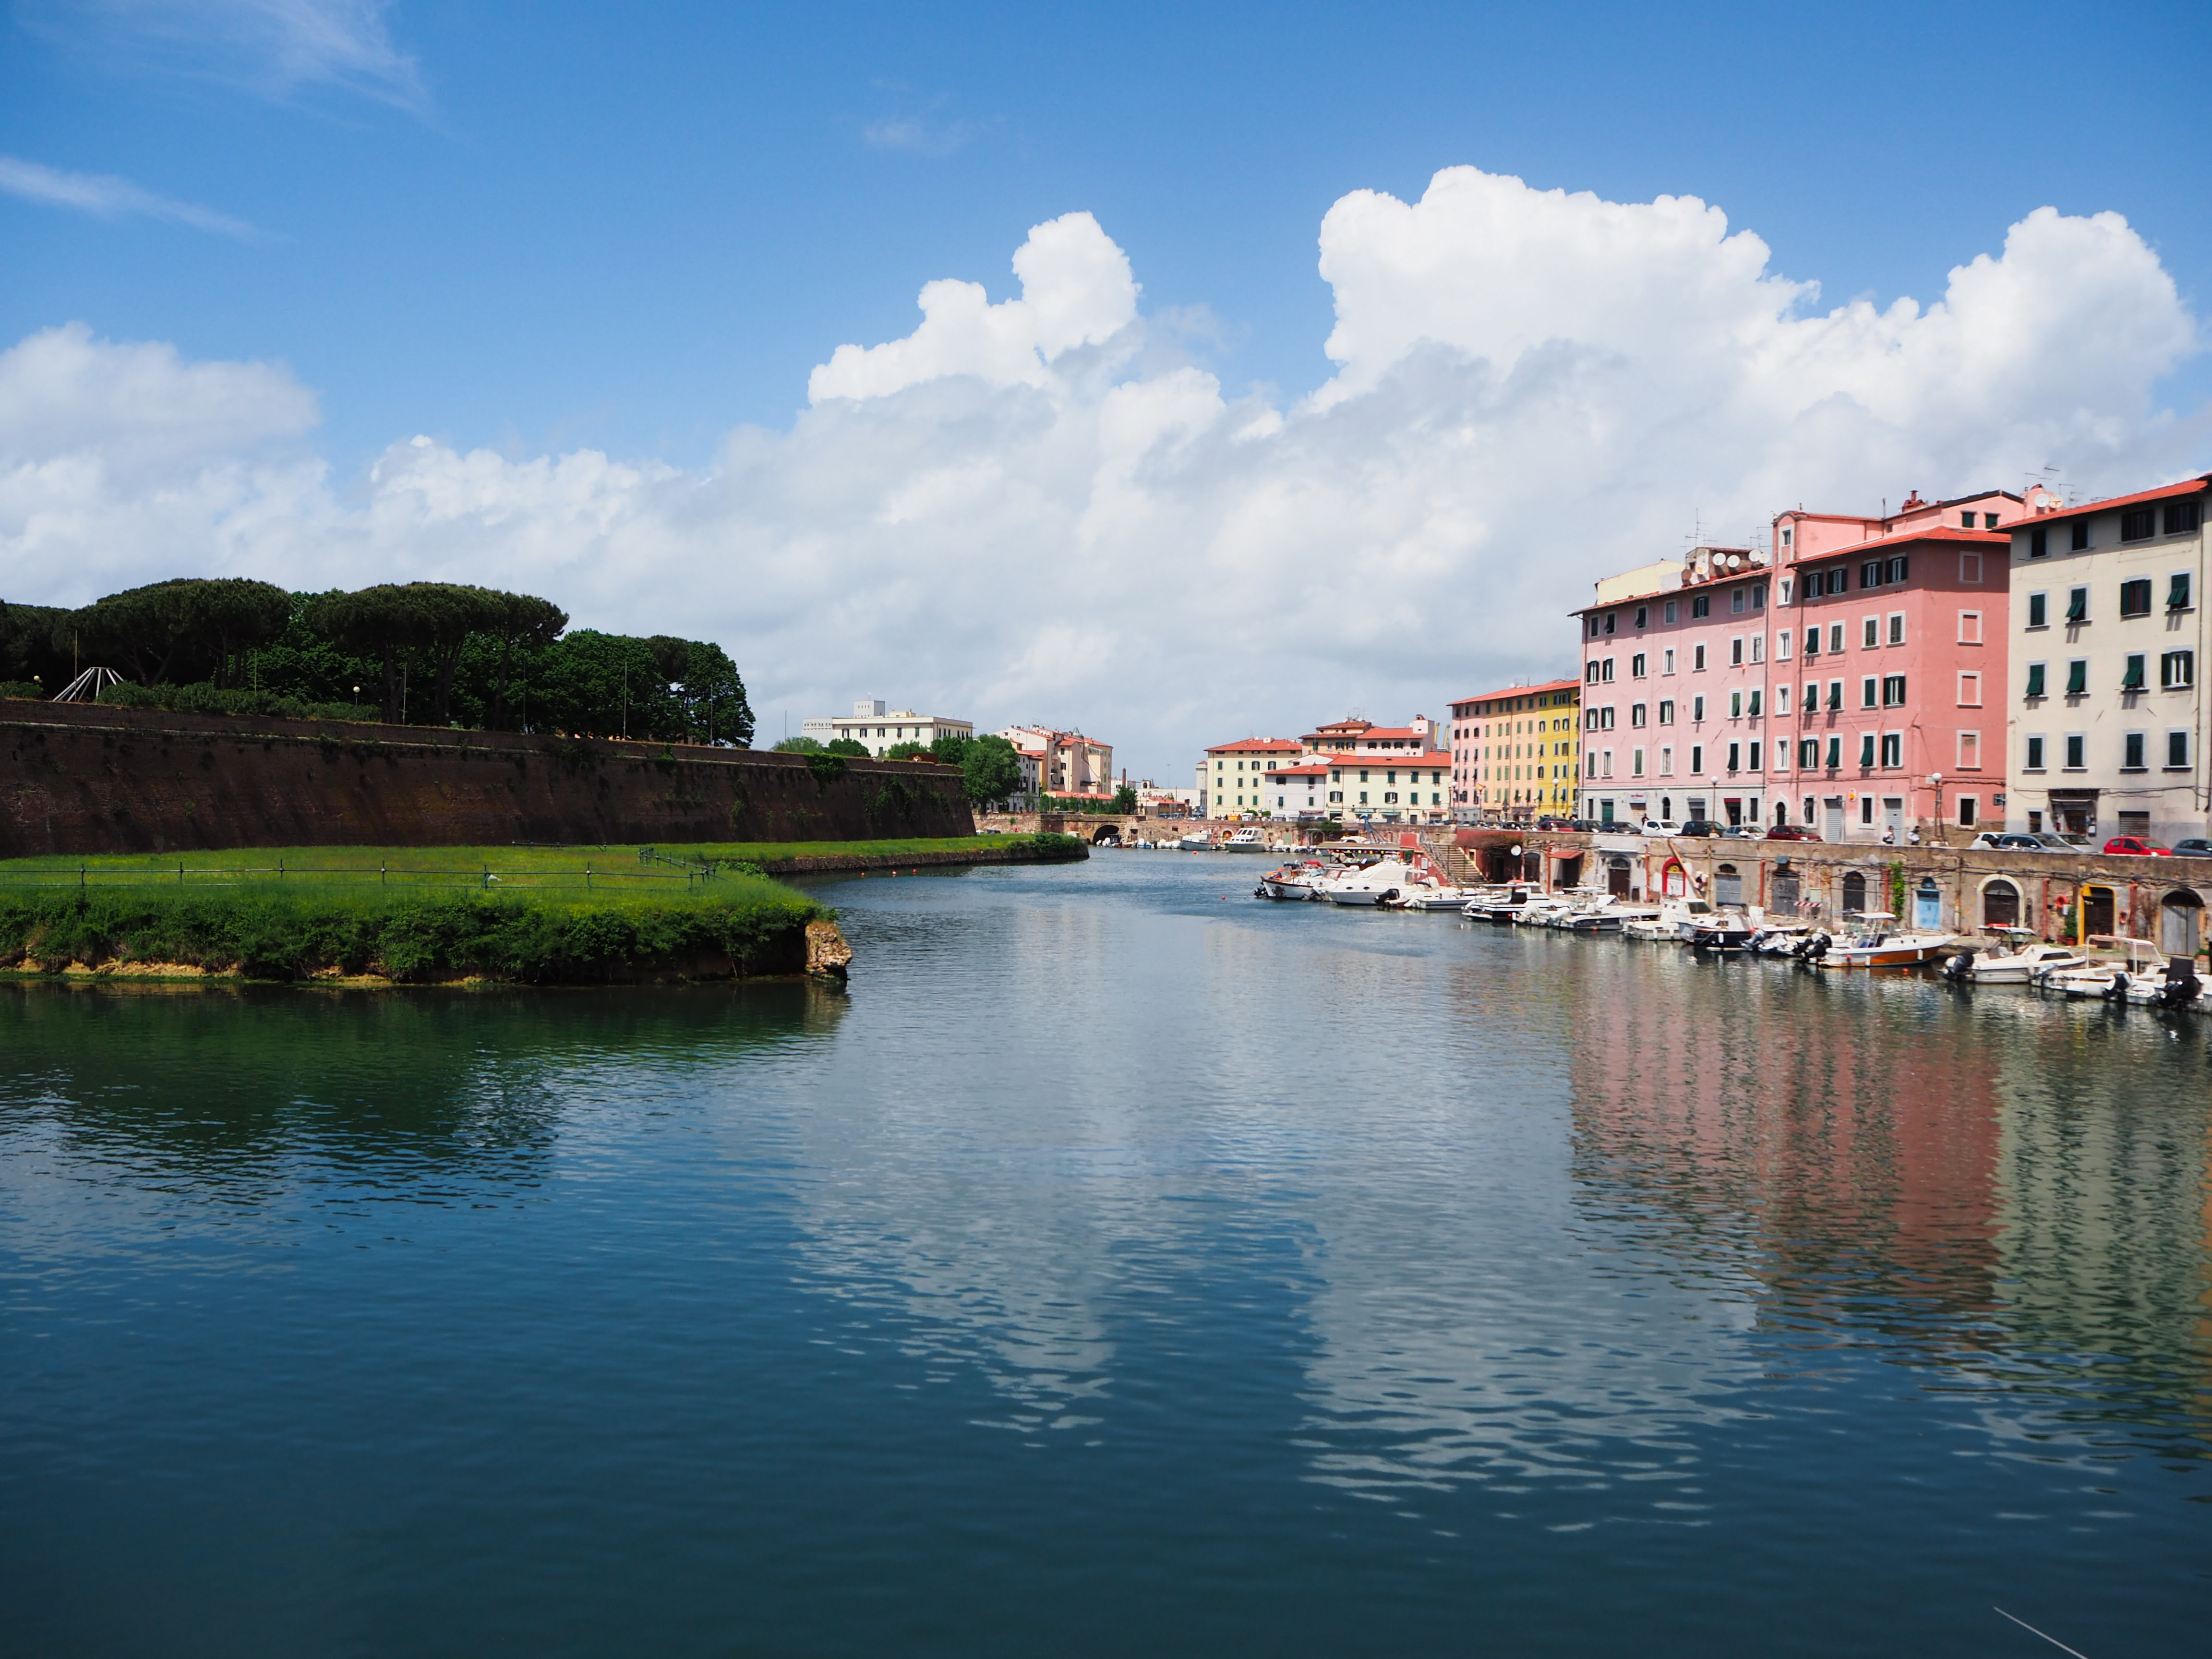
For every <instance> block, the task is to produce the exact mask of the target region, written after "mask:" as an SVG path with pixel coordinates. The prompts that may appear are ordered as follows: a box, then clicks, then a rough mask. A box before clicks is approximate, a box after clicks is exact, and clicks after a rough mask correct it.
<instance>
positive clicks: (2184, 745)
mask: <svg viewBox="0 0 2212 1659" xmlns="http://www.w3.org/2000/svg"><path fill="white" fill-rule="evenodd" d="M2166 765H2167V766H2169V767H2172V768H2174V769H2178V770H2186V769H2187V768H2188V765H2189V733H2188V732H2167V733H2166Z"/></svg>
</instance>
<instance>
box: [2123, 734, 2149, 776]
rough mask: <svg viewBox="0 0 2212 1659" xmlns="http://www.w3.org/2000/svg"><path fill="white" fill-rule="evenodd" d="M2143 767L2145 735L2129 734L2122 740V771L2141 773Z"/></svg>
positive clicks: (2124, 735)
mask: <svg viewBox="0 0 2212 1659" xmlns="http://www.w3.org/2000/svg"><path fill="white" fill-rule="evenodd" d="M2143 769H2144V767H2143V734H2142V732H2124V733H2123V734H2122V735H2121V738H2120V770H2121V771H2123V772H2140V771H2142V770H2143Z"/></svg>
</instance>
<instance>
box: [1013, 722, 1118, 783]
mask: <svg viewBox="0 0 2212 1659" xmlns="http://www.w3.org/2000/svg"><path fill="white" fill-rule="evenodd" d="M999 735H1000V737H1002V738H1005V739H1006V741H1007V742H1008V743H1011V744H1013V745H1014V749H1015V751H1016V752H1017V753H1018V754H1019V755H1020V756H1021V757H1023V760H1024V769H1023V771H1024V776H1025V777H1026V776H1027V775H1028V763H1035V765H1036V776H1037V782H1036V787H1037V788H1038V789H1040V790H1042V792H1043V793H1046V794H1048V795H1110V794H1112V793H1114V787H1115V786H1114V747H1113V745H1112V744H1105V743H1100V742H1099V741H1098V740H1097V738H1086V737H1085V736H1084V735H1083V733H1082V732H1060V731H1056V730H1054V728H1053V727H1051V726H1007V727H1006V728H1005V729H1004V730H1003V731H1001V732H1000V733H999Z"/></svg>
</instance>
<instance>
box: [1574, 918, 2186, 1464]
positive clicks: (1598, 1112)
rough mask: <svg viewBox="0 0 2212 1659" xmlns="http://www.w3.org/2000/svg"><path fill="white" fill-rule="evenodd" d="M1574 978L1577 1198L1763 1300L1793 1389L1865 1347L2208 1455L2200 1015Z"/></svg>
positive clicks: (1705, 972)
mask: <svg viewBox="0 0 2212 1659" xmlns="http://www.w3.org/2000/svg"><path fill="white" fill-rule="evenodd" d="M1655 981H1656V982H1655ZM1574 983H1575V985H1576V987H1577V997H1578V1006H1579V1009H1580V1017H1579V1018H1578V1020H1577V1042H1576V1044H1575V1052H1574V1059H1573V1063H1572V1067H1571V1072H1572V1077H1573V1097H1574V1106H1573V1111H1574V1141H1575V1153H1574V1161H1575V1171H1576V1175H1577V1180H1578V1182H1580V1185H1581V1188H1582V1191H1583V1203H1584V1205H1585V1206H1587V1207H1588V1209H1589V1212H1591V1213H1592V1214H1594V1215H1596V1216H1599V1217H1601V1218H1604V1219H1605V1220H1606V1221H1607V1224H1608V1225H1613V1226H1614V1227H1617V1228H1620V1229H1621V1230H1622V1231H1624V1232H1625V1233H1626V1234H1627V1235H1630V1236H1632V1237H1638V1238H1640V1239H1642V1240H1644V1241H1646V1242H1648V1243H1650V1245H1651V1246H1652V1247H1654V1248H1655V1249H1658V1250H1660V1251H1662V1252H1663V1253H1664V1255H1666V1256H1668V1258H1669V1259H1670V1260H1672V1261H1675V1262H1677V1263H1679V1264H1680V1265H1681V1267H1683V1268H1684V1269H1685V1270H1687V1271H1693V1272H1699V1273H1704V1272H1710V1271H1712V1270H1714V1269H1722V1270H1725V1271H1727V1272H1729V1273H1738V1274H1741V1275H1743V1276H1745V1277H1746V1278H1747V1279H1751V1280H1753V1281H1754V1282H1756V1284H1757V1285H1759V1295H1758V1298H1757V1304H1756V1305H1757V1328H1759V1330H1761V1331H1763V1332H1768V1333H1772V1334H1778V1335H1779V1336H1781V1337H1783V1338H1784V1340H1782V1341H1778V1342H1771V1343H1767V1344H1765V1345H1763V1346H1762V1347H1761V1350H1760V1352H1761V1353H1762V1355H1763V1363H1764V1364H1766V1365H1767V1366H1768V1367H1770V1368H1771V1370H1773V1371H1775V1372H1778V1373H1779V1372H1787V1371H1790V1370H1802V1371H1810V1370H1817V1369H1818V1368H1819V1367H1820V1364H1821V1363H1822V1362H1821V1360H1820V1353H1821V1352H1822V1351H1823V1350H1824V1349H1826V1348H1832V1347H1833V1346H1838V1345H1849V1346H1863V1347H1866V1348H1869V1349H1872V1350H1875V1351H1876V1352H1879V1353H1880V1354H1881V1356H1882V1357H1883V1358H1886V1359H1887V1360H1890V1361H1893V1362H1896V1363H1899V1364H1911V1365H1929V1366H1936V1367H1941V1368H1943V1370H1944V1371H1945V1373H1946V1376H1945V1380H1944V1381H1943V1382H1942V1383H1941V1384H1940V1385H1938V1384H1931V1386H1943V1387H1946V1388H1950V1387H1955V1386H1966V1387H1975V1388H1979V1389H1985V1390H1986V1391H1987V1394H1988V1409H1989V1410H1990V1412H1991V1413H1993V1414H1995V1415H1996V1416H1998V1417H2003V1418H2006V1419H2015V1418H2017V1417H2019V1416H2020V1415H2021V1413H2043V1414H2045V1416H2046V1417H2047V1418H2048V1419H2049V1420H2050V1422H2051V1423H2052V1424H2054V1425H2056V1424H2057V1423H2061V1422H2064V1421H2068V1420H2073V1419H2095V1420H2097V1421H2099V1422H2100V1423H2101V1424H2102V1425H2106V1427H2107V1428H2111V1427H2118V1428H2119V1429H2120V1430H2121V1431H2123V1432H2124V1433H2125V1434H2126V1436H2127V1437H2128V1438H2130V1440H2131V1441H2133V1442H2135V1443H2138V1444H2150V1445H2154V1446H2158V1447H2160V1448H2162V1449H2168V1450H2172V1451H2174V1452H2177V1453H2179V1454H2181V1455H2196V1454H2197V1451H2198V1450H2199V1449H2201V1445H2202V1441H2201V1438H2200V1437H2202V1436H2203V1434H2204V1431H2206V1429H2207V1428H2208V1427H2212V1410H2208V1406H2212V1401H2208V1397H2207V1376H2208V1359H2212V1341H2208V1326H2207V1320H2206V1310H2207V1307H2208V1285H2212V1279H2208V1263H2212V1233H2209V1232H2208V1229H2207V1221H2206V1218H2207V1194H2208V1183H2207V1176H2208V1160H2207V1124H2208V1110H2207V1107H2208V1101H2207V1097H2206V1092H2205V1091H2204V1088H2203V1078H2204V1073H2205V1066H2204V1054H2203V1033H2202V1032H2200V1031H2198V1030H2197V1029H2196V1026H2195V1024H2194V1023H2193V1022H2191V1023H2184V1024H2167V1023H2166V1019H2165V1018H2164V1017H2161V1016H2158V1015H2154V1014H2151V1013H2149V1012H2146V1011H2142V1010H2120V1011H2115V1010H2110V1009H2106V1008H2104V1007H2102V1006H2095V1007H2091V1006H2063V1005H2054V1004H2051V1003H2049V1002H2045V1001H2042V1000H2036V999H2033V998H2031V997H2030V996H2028V995H2027V994H2024V993H2021V992H2018V991H1990V990H1984V991H1981V992H1978V993H1970V992H1961V991H1957V990H1954V989H1952V988H1951V987H1944V986H1942V985H1938V984H1934V983H1929V982H1925V981H1903V980H1875V981H1869V979H1867V978H1866V977H1864V976H1852V977H1849V978H1846V977H1844V976H1842V975H1834V974H1825V975H1822V974H1811V973H1807V972H1804V971H1802V970H1800V969H1794V968H1784V967H1781V966H1779V965H1776V964H1769V963H1756V962H1731V963H1710V962H1700V961H1699V960H1697V959H1695V958H1693V957H1689V956H1687V955H1686V954H1681V953H1672V952H1670V953H1668V956H1667V957H1666V958H1665V959H1664V960H1663V961H1662V962H1660V963H1656V964H1655V963H1653V962H1652V960H1651V953H1649V952H1638V951H1632V950H1621V951H1589V952H1587V953H1586V955H1585V957H1584V962H1583V967H1582V969H1581V971H1579V972H1578V973H1577V975H1576V976H1575V979H1574ZM2177 1045H2186V1047H2187V1048H2189V1049H2191V1050H2192V1052H2184V1053H2176V1052H2174V1049H2175V1048H2176V1046H2177Z"/></svg>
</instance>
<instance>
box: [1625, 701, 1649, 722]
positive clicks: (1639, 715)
mask: <svg viewBox="0 0 2212 1659" xmlns="http://www.w3.org/2000/svg"><path fill="white" fill-rule="evenodd" d="M1647 707H1648V705H1646V704H1644V703H1640V702H1632V703H1631V704H1629V705H1628V723H1629V724H1630V725H1631V726H1641V725H1643V724H1644V711H1645V709H1646V708H1647Z"/></svg>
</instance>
